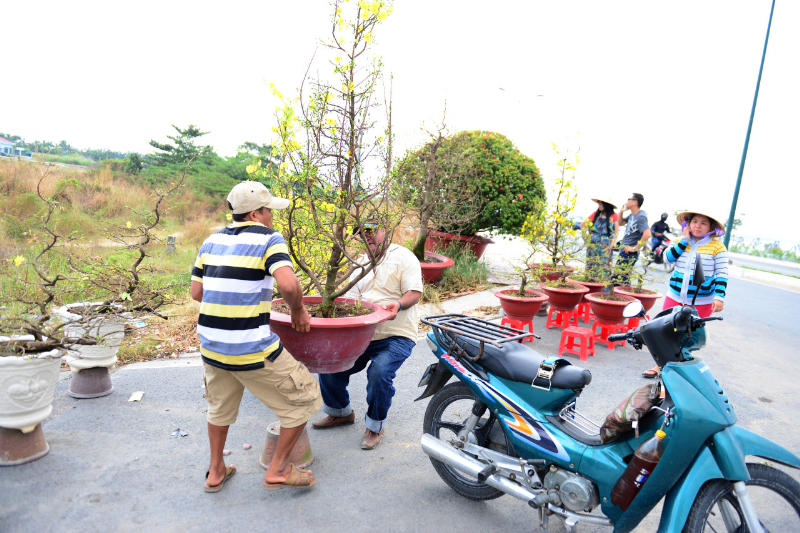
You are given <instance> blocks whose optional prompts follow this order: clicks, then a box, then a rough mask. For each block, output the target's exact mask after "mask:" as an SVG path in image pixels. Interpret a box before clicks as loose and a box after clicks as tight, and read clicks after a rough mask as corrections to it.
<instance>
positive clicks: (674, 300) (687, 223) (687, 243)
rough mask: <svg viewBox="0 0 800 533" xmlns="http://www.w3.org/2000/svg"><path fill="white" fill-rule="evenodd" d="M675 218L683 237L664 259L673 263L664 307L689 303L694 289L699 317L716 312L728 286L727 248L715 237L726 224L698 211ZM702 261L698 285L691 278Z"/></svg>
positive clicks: (653, 370)
mask: <svg viewBox="0 0 800 533" xmlns="http://www.w3.org/2000/svg"><path fill="white" fill-rule="evenodd" d="M677 219H678V222H679V223H680V224H681V226H682V227H683V237H682V238H681V240H680V241H678V242H677V243H675V244H674V245H672V246H670V248H669V250H667V252H666V253H665V254H664V259H665V260H666V261H668V262H670V263H675V271H674V272H673V273H672V277H671V278H670V280H669V293H668V294H667V296H666V297H665V298H664V309H669V308H670V307H676V306H679V305H691V304H692V300H693V299H694V295H695V293H696V294H697V299H696V300H695V306H696V307H697V314H698V315H700V318H706V317H709V316H711V313H719V312H721V311H722V309H723V308H724V307H725V294H726V293H727V289H728V250H727V249H726V248H725V245H724V244H722V242H720V241H719V240H717V239H716V238H715V237H721V236H723V235H725V226H724V225H723V224H722V223H721V222H719V221H718V220H717V219H715V218H712V217H710V216H708V215H706V214H703V213H702V212H700V211H684V212H683V213H678V216H677ZM698 261H699V262H700V264H701V265H703V276H704V277H705V281H704V282H703V283H702V284H701V285H700V286H699V287H698V286H697V284H696V283H695V281H694V270H695V265H696V264H697V263H698ZM660 370H661V368H659V367H654V368H651V369H650V370H645V371H644V372H643V373H642V375H643V376H644V377H646V378H654V377H656V376H657V375H658V373H659V372H660Z"/></svg>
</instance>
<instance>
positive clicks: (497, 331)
mask: <svg viewBox="0 0 800 533" xmlns="http://www.w3.org/2000/svg"><path fill="white" fill-rule="evenodd" d="M420 321H421V322H422V323H423V324H426V325H428V326H430V327H432V328H436V329H439V330H442V331H446V332H448V333H454V334H456V335H459V336H461V337H467V338H470V339H473V340H476V341H479V342H480V343H481V348H482V347H483V343H487V344H491V345H492V346H496V347H497V348H502V347H503V344H504V343H508V342H518V341H520V342H521V341H522V339H525V338H527V337H534V338H541V337H539V336H537V335H535V334H534V333H533V332H529V333H525V332H524V331H522V330H519V329H515V328H511V327H508V326H501V325H499V324H493V323H492V322H489V321H488V320H483V319H481V318H475V317H472V316H468V315H461V314H456V313H448V314H444V315H431V316H426V317H423V318H421V319H420ZM481 352H483V350H482V349H481Z"/></svg>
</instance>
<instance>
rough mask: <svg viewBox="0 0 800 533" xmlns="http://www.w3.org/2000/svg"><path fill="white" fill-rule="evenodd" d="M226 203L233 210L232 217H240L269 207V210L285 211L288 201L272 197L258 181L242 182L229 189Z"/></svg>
mask: <svg viewBox="0 0 800 533" xmlns="http://www.w3.org/2000/svg"><path fill="white" fill-rule="evenodd" d="M228 203H230V204H231V207H232V208H233V214H234V215H242V214H245V213H249V212H250V211H255V210H257V209H261V208H262V207H269V208H270V209H286V208H287V207H289V200H287V199H286V198H278V197H277V196H272V193H270V192H269V189H267V187H266V186H265V185H264V184H263V183H261V182H258V181H243V182H241V183H239V184H238V185H236V186H235V187H234V188H233V189H231V192H230V194H229V195H228Z"/></svg>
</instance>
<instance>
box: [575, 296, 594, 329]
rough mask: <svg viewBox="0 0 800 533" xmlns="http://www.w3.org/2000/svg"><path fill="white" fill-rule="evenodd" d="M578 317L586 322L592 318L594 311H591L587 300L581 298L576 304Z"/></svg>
mask: <svg viewBox="0 0 800 533" xmlns="http://www.w3.org/2000/svg"><path fill="white" fill-rule="evenodd" d="M578 318H580V319H581V320H583V321H584V322H586V323H587V324H588V323H589V322H591V321H592V320H594V313H592V308H591V306H590V305H589V302H587V301H585V300H582V301H581V303H580V304H578Z"/></svg>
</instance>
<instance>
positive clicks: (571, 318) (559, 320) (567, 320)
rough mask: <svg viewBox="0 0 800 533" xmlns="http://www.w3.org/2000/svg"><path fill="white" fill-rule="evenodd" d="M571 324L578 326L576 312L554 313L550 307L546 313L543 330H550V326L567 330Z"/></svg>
mask: <svg viewBox="0 0 800 533" xmlns="http://www.w3.org/2000/svg"><path fill="white" fill-rule="evenodd" d="M572 324H575V325H577V324H578V312H577V311H576V310H575V309H573V310H572V311H556V310H555V309H553V308H552V307H551V308H550V310H549V311H548V312H547V323H546V324H545V325H544V327H545V329H550V326H553V327H556V328H568V327H570V326H571V325H572Z"/></svg>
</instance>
